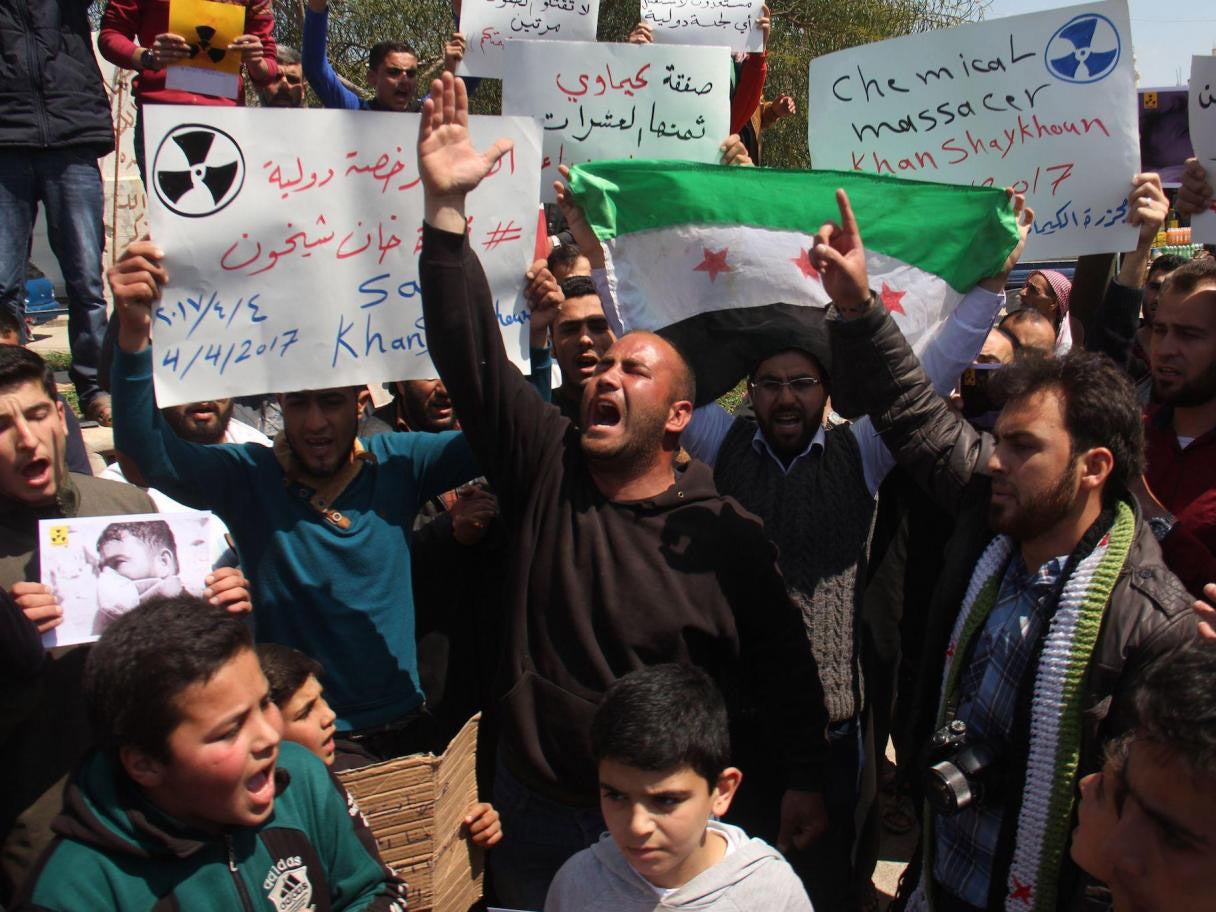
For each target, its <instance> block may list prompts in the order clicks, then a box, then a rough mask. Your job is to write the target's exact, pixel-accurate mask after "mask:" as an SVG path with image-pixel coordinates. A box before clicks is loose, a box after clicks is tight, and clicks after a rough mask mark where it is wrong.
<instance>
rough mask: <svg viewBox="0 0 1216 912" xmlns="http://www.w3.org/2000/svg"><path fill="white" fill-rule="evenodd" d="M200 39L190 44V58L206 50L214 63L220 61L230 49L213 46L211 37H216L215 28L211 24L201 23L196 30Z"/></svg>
mask: <svg viewBox="0 0 1216 912" xmlns="http://www.w3.org/2000/svg"><path fill="white" fill-rule="evenodd" d="M194 32H195V34H197V35H198V41H197V42H193V43H191V44H190V59H191V60H193V59H194V58H195V57H197V56H198V55H199V54H200V53H201V52H203V51H206V52H207V56H208V57H209V58H210V59H211V62H212V63H219V62H220V61H222V60H223V59H224V55H225V54H227V53H228V51H227V50H226V49H224V48H213V47H212V46H211V39H212V38H214V37H215V29H213V28H212V27H211V26H209V25H200V26H198V27H197V28H195V30H194Z"/></svg>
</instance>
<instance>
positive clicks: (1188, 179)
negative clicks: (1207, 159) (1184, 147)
mask: <svg viewBox="0 0 1216 912" xmlns="http://www.w3.org/2000/svg"><path fill="white" fill-rule="evenodd" d="M1211 205H1212V184H1211V182H1210V181H1209V175H1208V173H1207V172H1206V171H1205V170H1204V169H1203V165H1201V164H1200V163H1199V159H1197V158H1188V159H1187V160H1186V167H1185V168H1184V169H1183V171H1182V181H1181V186H1180V187H1179V188H1178V198H1177V199H1176V200H1174V208H1175V209H1176V210H1177V212H1178V214H1179V215H1194V214H1195V213H1197V212H1205V211H1206V210H1207V209H1208V207H1209V206H1211Z"/></svg>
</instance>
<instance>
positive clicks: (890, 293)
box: [878, 282, 907, 316]
mask: <svg viewBox="0 0 1216 912" xmlns="http://www.w3.org/2000/svg"><path fill="white" fill-rule="evenodd" d="M906 294H907V292H906V291H896V290H895V289H894V288H892V287H891V286H890V285H888V284H887V283H886V282H883V283H882V291H880V292H879V293H878V296H879V297H880V298H881V299H882V306H883V307H885V308H886V309H887V311H888V312H889V313H897V314H904V315H905V316H907V311H905V310H904V306H903V305H902V304H901V303H899V302H900V301H901V300H903V296H904V295H906Z"/></svg>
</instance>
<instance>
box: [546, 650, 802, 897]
mask: <svg viewBox="0 0 1216 912" xmlns="http://www.w3.org/2000/svg"><path fill="white" fill-rule="evenodd" d="M591 749H592V754H593V755H594V757H595V759H596V762H597V763H598V764H599V780H600V809H601V810H602V811H603V814H604V820H605V822H606V823H607V824H608V833H607V834H606V835H605V836H604V837H603V838H601V839H600V841H599V843H598V844H596V845H594V846H592V847H591V848H589V849H584V850H583V851H582V852H579V853H578V854H577V855H575V856H574V857H573V858H571V859H570V860H569V861H568V862H566V864H565V865H563V866H562V869H561V870H560V871H558V872H557V877H556V878H554V880H553V884H552V886H551V887H550V888H549V895H548V897H547V898H546V900H545V912H652V910H663V909H696V910H697V912H712V910H720V912H725V910H731V912H740V910H742V912H746V910H756V912H810V910H811V902H810V900H809V899H807V895H806V891H805V890H804V889H803V887H802V883H801V882H800V881H799V880H798V877H797V875H795V874H794V872H793V870H792V869H791V868H790V866H789V865H788V864H787V863H786V861H785V859H783V858H782V857H781V855H780V854H778V853H777V851H776V850H775V849H773V848H771V847H770V846H768V845H767V844H766V843H765V842H763V841H762V840H760V839H749V838H748V836H747V834H746V833H744V832H743V831H742V830H740V829H739V828H738V827H735V826H730V825H729V824H724V823H720V822H719V821H718V820H716V819H714V818H717V817H720V816H721V815H723V814H725V813H726V811H727V809H728V808H729V807H730V802H731V799H732V798H733V797H734V795H735V791H736V790H737V789H738V788H739V783H740V781H741V780H742V778H743V774H742V773H741V772H739V770H737V769H735V768H734V767H732V766H730V765H729V763H730V734H729V730H728V728H727V719H726V705H725V703H724V702H723V700H722V696H721V694H719V693H718V690H717V688H716V687H715V686H714V684H713V681H711V680H710V678H709V677H708V676H707V675H706V674H705V673H704V672H702V671H700V670H699V669H696V668H692V667H689V666H684V665H656V666H654V667H651V668H647V669H644V670H642V671H635V672H633V673H631V674H628V675H625V676H624V677H623V678H621V679H619V680H618V681H616V683H614V684H613V685H612V686H611V687H609V688H608V691H607V693H606V694H605V695H604V701H603V703H601V704H600V707H599V709H598V710H597V711H596V714H595V719H594V721H593V722H592V724H591Z"/></svg>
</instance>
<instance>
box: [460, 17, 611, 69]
mask: <svg viewBox="0 0 1216 912" xmlns="http://www.w3.org/2000/svg"><path fill="white" fill-rule="evenodd" d="M599 18H600V0H464V2H463V3H462V4H461V7H460V31H461V32H463V33H464V36H465V41H466V42H467V45H466V47H465V53H464V59H463V60H462V61H461V62H460V66H459V67H458V68H457V70H456V72H457V73H458V74H459V75H461V76H488V77H492V78H494V79H501V78H502V76H503V66H504V65H505V61H506V48H507V45H508V44H510V43H511V42H514V41H594V40H595V27H596V23H598V22H599Z"/></svg>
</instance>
